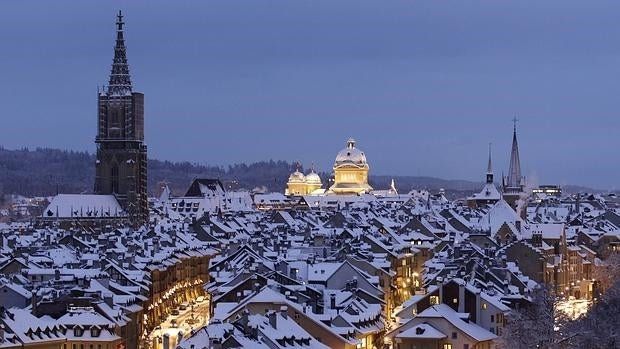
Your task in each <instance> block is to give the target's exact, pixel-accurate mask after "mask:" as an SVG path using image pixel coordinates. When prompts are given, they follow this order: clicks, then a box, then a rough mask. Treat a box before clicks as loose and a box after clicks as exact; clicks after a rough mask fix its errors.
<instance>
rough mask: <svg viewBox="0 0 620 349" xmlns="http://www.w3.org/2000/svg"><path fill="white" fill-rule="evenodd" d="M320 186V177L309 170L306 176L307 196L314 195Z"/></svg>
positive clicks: (321, 183) (321, 184) (312, 170)
mask: <svg viewBox="0 0 620 349" xmlns="http://www.w3.org/2000/svg"><path fill="white" fill-rule="evenodd" d="M322 186H323V182H321V177H319V175H318V174H317V173H316V172H314V169H311V170H310V173H308V174H307V175H306V189H307V190H308V194H311V193H314V192H315V191H317V190H319V189H321V187H322Z"/></svg>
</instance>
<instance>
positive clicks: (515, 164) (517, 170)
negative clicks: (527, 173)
mask: <svg viewBox="0 0 620 349" xmlns="http://www.w3.org/2000/svg"><path fill="white" fill-rule="evenodd" d="M512 121H513V123H514V130H513V134H512V151H511V153H510V168H509V169H508V183H506V186H507V187H509V188H521V161H520V159H519V144H518V143H517V121H518V120H517V118H516V117H515V118H514V119H513V120H512Z"/></svg>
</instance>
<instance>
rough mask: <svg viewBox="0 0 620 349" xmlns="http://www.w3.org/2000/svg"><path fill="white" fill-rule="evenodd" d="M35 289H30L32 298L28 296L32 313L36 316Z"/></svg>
mask: <svg viewBox="0 0 620 349" xmlns="http://www.w3.org/2000/svg"><path fill="white" fill-rule="evenodd" d="M37 302H38V299H37V290H36V289H35V290H32V298H30V303H31V304H32V314H33V315H35V316H36V314H37Z"/></svg>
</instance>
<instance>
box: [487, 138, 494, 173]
mask: <svg viewBox="0 0 620 349" xmlns="http://www.w3.org/2000/svg"><path fill="white" fill-rule="evenodd" d="M487 173H493V167H492V166H491V143H489V164H488V165H487Z"/></svg>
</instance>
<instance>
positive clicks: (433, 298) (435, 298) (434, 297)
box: [430, 296, 439, 305]
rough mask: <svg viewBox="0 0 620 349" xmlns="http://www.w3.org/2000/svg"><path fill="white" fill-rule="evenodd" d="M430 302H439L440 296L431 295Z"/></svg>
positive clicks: (432, 303)
mask: <svg viewBox="0 0 620 349" xmlns="http://www.w3.org/2000/svg"><path fill="white" fill-rule="evenodd" d="M430 302H431V305H435V304H439V296H431V297H430Z"/></svg>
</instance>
